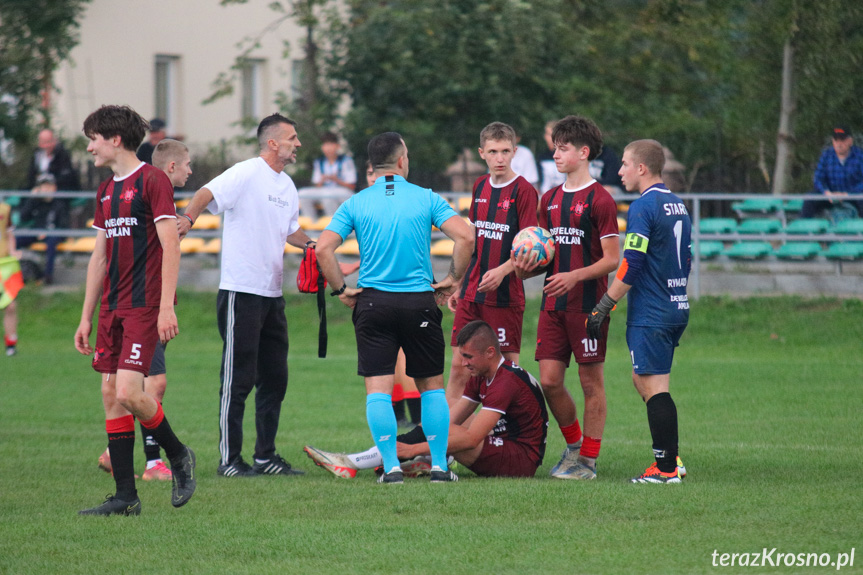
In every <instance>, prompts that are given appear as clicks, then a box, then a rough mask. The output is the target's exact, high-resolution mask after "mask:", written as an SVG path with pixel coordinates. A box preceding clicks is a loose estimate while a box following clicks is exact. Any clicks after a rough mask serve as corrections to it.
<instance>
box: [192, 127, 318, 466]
mask: <svg viewBox="0 0 863 575" xmlns="http://www.w3.org/2000/svg"><path fill="white" fill-rule="evenodd" d="M258 144H259V146H260V150H261V152H260V155H259V156H258V157H256V158H252V159H251V160H245V161H243V162H239V163H238V164H235V165H234V166H233V167H231V168H229V169H228V170H226V171H225V172H224V173H222V174H221V175H220V176H217V177H216V178H215V179H213V180H212V181H211V182H210V183H208V184H207V185H206V186H204V187H203V188H201V189H200V190H198V192H197V193H196V194H195V196H194V197H193V198H192V201H191V202H190V203H189V206H188V207H187V208H186V211H185V212H184V213H183V215H182V216H180V217H178V218H177V220H178V224H177V225H178V227H179V233H180V237H181V238H182V237H184V236H185V235H186V233H187V232H188V231H189V229H190V228H191V227H192V226H193V225H194V223H195V220H196V219H197V218H198V216H199V215H200V214H201V212H202V211H204V208H207V209H208V210H209V211H210V212H212V213H214V214H221V213H224V222H223V224H222V228H223V230H222V266H221V267H222V278H221V282H220V283H219V295H218V322H219V333H220V334H221V336H222V340H223V341H224V346H223V348H222V370H221V379H222V385H221V389H220V396H221V401H220V403H219V455H220V461H219V467H218V474H219V475H221V476H224V477H241V476H251V475H258V474H267V475H295V474H301V473H302V472H301V471H298V470H295V469H292V468H291V464H290V463H288V462H287V461H285V460H284V459H283V458H282V457H280V456H279V455H278V454H277V453H276V445H275V439H276V432H277V431H278V427H279V414H280V412H281V409H282V400H284V398H285V392H286V390H287V387H288V324H287V320H286V318H285V299H284V296H283V294H282V271H283V264H284V249H285V242H287V243H289V244H291V245H292V246H296V247H302V248H304V249H308V248H309V247H310V246H312V245H313V244H314V242H313V241H312V240H311V239H309V236H307V235H306V233H305V232H304V231H303V230H302V229H300V225H299V223H298V221H297V217H298V205H299V199H298V197H297V188H296V186H294V182H293V181H292V180H291V178H290V177H289V176H288V175H287V174H286V173H285V172H284V168H285V165H287V164H293V163H294V162H296V161H297V154H296V151H297V148H299V147H300V145H301V144H300V140H299V137H298V136H297V130H296V122H294V121H293V120H290V119H288V118H286V117H284V116H282V115H280V114H273V115H272V116H268V117H266V118H264V119H263V120H262V121H261V123H260V125H259V126H258ZM253 388H256V392H255V429H256V430H257V433H258V437H257V441H256V442H255V453H254V459H255V460H254V464H253V465H249V464H248V463H246V462H245V461H243V458H242V456H241V454H240V452H241V450H242V446H243V413H244V411H245V401H246V397H247V396H248V395H249V393H250V392H251V391H252V389H253Z"/></svg>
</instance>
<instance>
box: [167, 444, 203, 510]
mask: <svg viewBox="0 0 863 575" xmlns="http://www.w3.org/2000/svg"><path fill="white" fill-rule="evenodd" d="M171 479H172V486H171V505H173V506H174V507H182V506H183V505H185V504H186V503H188V502H189V499H191V498H192V495H193V494H194V493H195V487H197V486H198V481H197V479H195V452H194V451H192V448H191V447H189V446H188V445H186V446H185V453H183V456H182V457H181V458H180V459H178V460H177V461H172V462H171Z"/></svg>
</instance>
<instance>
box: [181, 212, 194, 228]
mask: <svg viewBox="0 0 863 575" xmlns="http://www.w3.org/2000/svg"><path fill="white" fill-rule="evenodd" d="M182 215H183V217H184V218H186V219H187V220H189V225H190V226H194V225H195V220H193V219H192V218H191V216H189V214H182Z"/></svg>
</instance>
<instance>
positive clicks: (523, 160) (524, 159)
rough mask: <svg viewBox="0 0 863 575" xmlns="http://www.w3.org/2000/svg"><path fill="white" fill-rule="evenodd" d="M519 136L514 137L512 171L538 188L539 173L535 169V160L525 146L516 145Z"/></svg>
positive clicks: (519, 139)
mask: <svg viewBox="0 0 863 575" xmlns="http://www.w3.org/2000/svg"><path fill="white" fill-rule="evenodd" d="M520 141H521V136H516V144H517V145H516V147H515V155H514V156H513V157H512V164H511V165H512V169H513V171H514V172H515V173H516V174H518V175H519V176H521V177H522V178H524V179H525V180H527V181H528V182H529V183H530V185H531V186H533V187H534V188H538V187H539V172H538V171H537V169H536V158H534V156H533V152H531V151H530V148H528V147H527V146H522V145H521V144H518V142H520Z"/></svg>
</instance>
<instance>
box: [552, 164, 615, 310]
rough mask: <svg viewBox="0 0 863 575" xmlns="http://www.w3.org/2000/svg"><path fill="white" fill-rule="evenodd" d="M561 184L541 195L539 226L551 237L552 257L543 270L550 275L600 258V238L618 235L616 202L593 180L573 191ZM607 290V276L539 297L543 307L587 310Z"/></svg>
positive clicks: (586, 264) (593, 305)
mask: <svg viewBox="0 0 863 575" xmlns="http://www.w3.org/2000/svg"><path fill="white" fill-rule="evenodd" d="M563 188H564V186H562V185H561V186H557V187H556V188H552V189H551V190H549V191H548V192H546V193H545V195H544V196H542V200H541V201H540V208H539V225H540V226H541V227H543V228H546V229H547V230H549V231H550V232H551V234H552V235H553V236H554V243H555V253H554V259H553V260H552V261H551V265H550V266H549V267H548V271H547V272H546V278H549V277H550V276H552V275H554V274H557V273H562V272H569V271H573V270H577V269H580V268H585V267H587V266H590V265H593V264H594V263H596V262H597V261H599V260H600V259H601V258H602V242H601V240H602V238H605V237H608V236H615V237H617V236H618V234H619V233H620V230H619V228H618V226H617V204H616V203H615V202H614V198H612V197H611V194H609V193H608V192H607V191H606V189H605V188H603V187H602V185H601V184H599V183H598V182H597V181H596V180H593V181H592V182H591V183H590V184H588V185H586V186H584V187H582V188H579V189H577V190H575V191H565V190H564V189H563ZM607 290H608V278H607V277H601V278H597V279H595V280H589V281H586V282H578V283H577V284H576V285H575V287H574V288H573V289H572V290H570V291H569V292H568V293H566V294H564V295H562V296H558V297H549V296H547V295H545V294H543V296H542V307H541V309H542V310H545V311H552V310H556V311H576V312H581V313H590V312H591V310H593V308H594V307H595V306H596V304H598V303H599V300H600V299H602V296H603V295H604V294H605V292H606V291H607Z"/></svg>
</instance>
